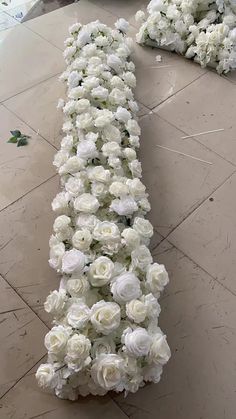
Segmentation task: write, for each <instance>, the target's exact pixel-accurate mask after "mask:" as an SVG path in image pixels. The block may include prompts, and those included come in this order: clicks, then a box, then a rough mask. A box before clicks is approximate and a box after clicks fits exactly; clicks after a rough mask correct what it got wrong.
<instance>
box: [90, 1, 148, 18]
mask: <svg viewBox="0 0 236 419" xmlns="http://www.w3.org/2000/svg"><path fill="white" fill-rule="evenodd" d="M91 3H94V4H96V6H98V7H102V8H104V9H106V10H108V11H109V12H111V13H113V14H114V15H116V16H117V17H123V18H124V19H126V20H130V19H132V21H133V18H134V15H135V13H136V12H137V11H138V10H140V9H142V8H144V7H147V5H148V3H149V1H148V0H128V1H127V0H119V1H116V0H91Z"/></svg>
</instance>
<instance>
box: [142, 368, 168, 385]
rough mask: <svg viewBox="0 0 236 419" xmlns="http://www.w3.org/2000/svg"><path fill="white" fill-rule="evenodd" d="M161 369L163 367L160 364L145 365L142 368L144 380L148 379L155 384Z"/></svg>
mask: <svg viewBox="0 0 236 419" xmlns="http://www.w3.org/2000/svg"><path fill="white" fill-rule="evenodd" d="M162 370H163V368H162V365H160V364H150V365H146V366H145V367H144V368H143V370H142V373H143V379H144V381H150V382H152V383H156V384H157V383H159V381H160V379H161V374H162Z"/></svg>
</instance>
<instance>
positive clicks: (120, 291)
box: [111, 272, 141, 303]
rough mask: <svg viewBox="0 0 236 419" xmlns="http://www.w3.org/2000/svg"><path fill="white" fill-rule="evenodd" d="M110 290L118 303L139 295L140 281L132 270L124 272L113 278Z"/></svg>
mask: <svg viewBox="0 0 236 419" xmlns="http://www.w3.org/2000/svg"><path fill="white" fill-rule="evenodd" d="M111 292H112V295H113V298H114V300H115V301H117V302H119V303H125V302H127V301H130V300H133V299H135V298H138V297H140V295H141V289H140V281H139V279H138V278H137V277H136V276H135V275H134V274H133V273H132V272H125V273H123V274H121V275H120V276H118V277H117V278H116V279H115V280H114V282H113V283H112V285H111Z"/></svg>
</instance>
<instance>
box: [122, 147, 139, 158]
mask: <svg viewBox="0 0 236 419" xmlns="http://www.w3.org/2000/svg"><path fill="white" fill-rule="evenodd" d="M123 155H124V157H125V158H126V159H128V160H130V161H132V160H134V159H136V151H135V150H134V149H133V148H130V147H126V148H125V149H124V150H123Z"/></svg>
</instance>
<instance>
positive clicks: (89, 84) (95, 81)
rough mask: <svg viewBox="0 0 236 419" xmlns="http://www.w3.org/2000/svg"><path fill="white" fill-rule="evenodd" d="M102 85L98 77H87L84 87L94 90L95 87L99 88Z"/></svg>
mask: <svg viewBox="0 0 236 419" xmlns="http://www.w3.org/2000/svg"><path fill="white" fill-rule="evenodd" d="M99 84H100V80H99V78H98V77H93V76H90V77H86V79H85V80H84V81H83V87H84V89H86V90H92V89H94V88H95V87H98V86H99Z"/></svg>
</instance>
